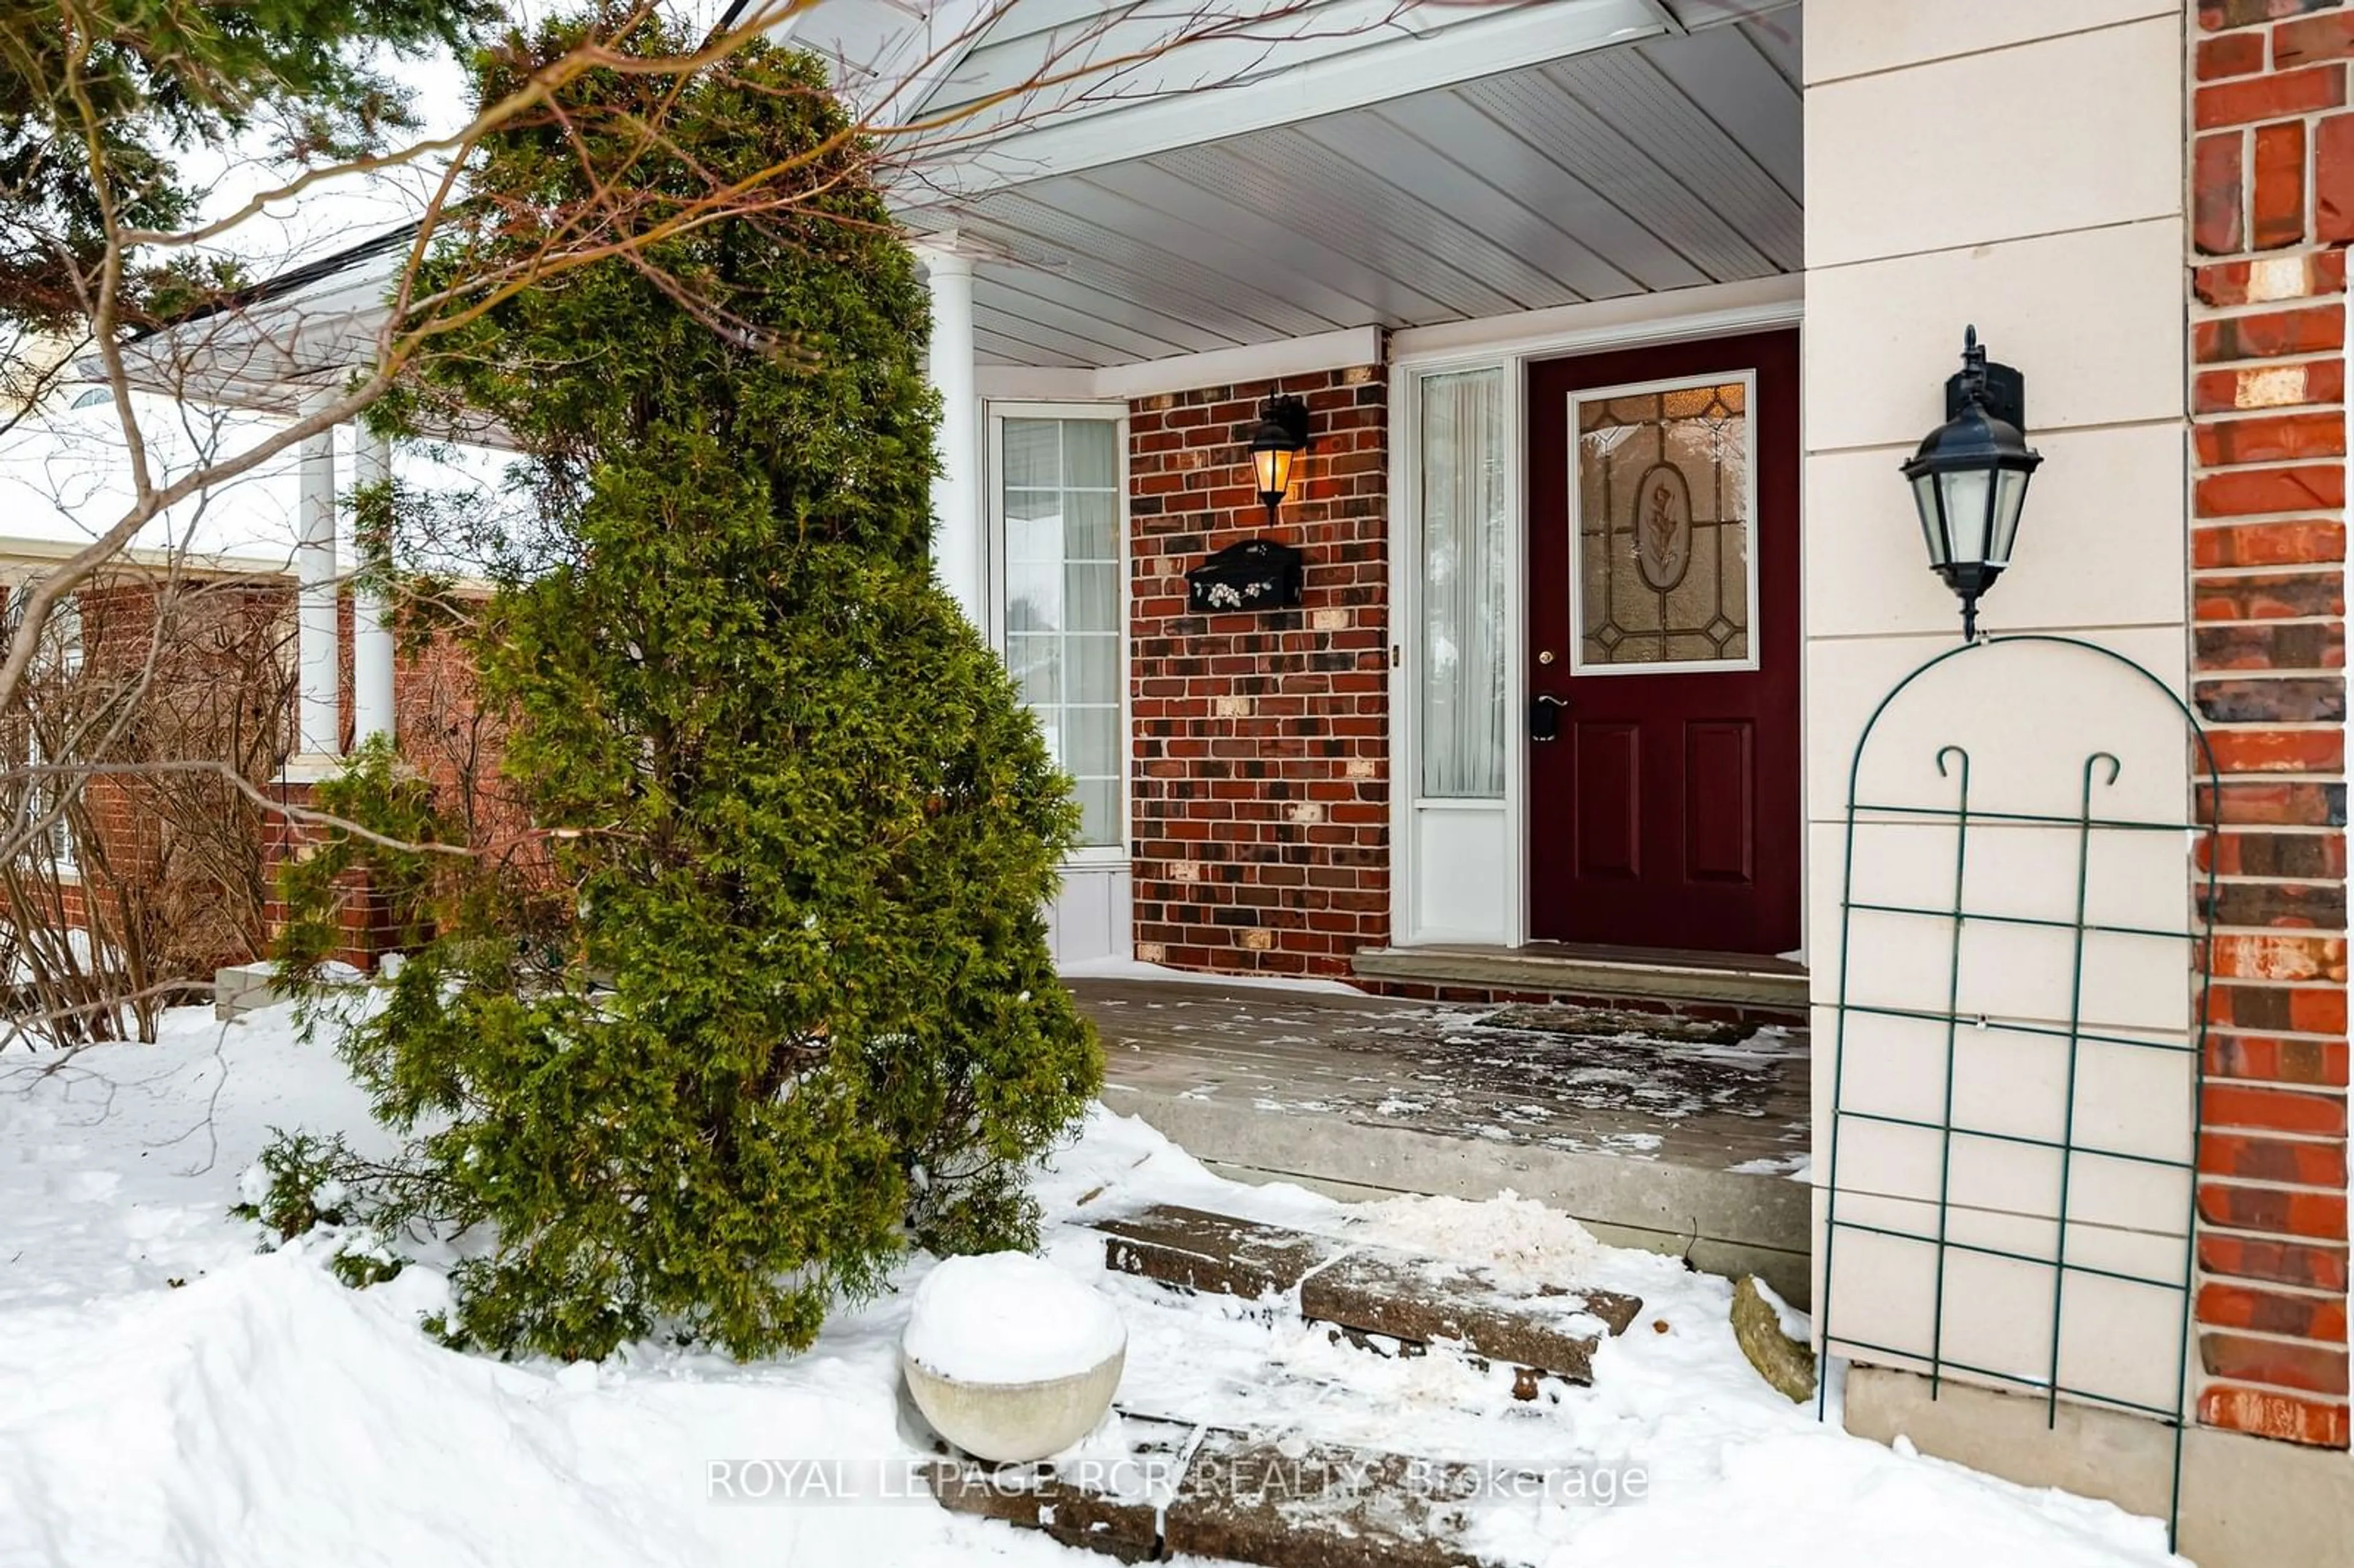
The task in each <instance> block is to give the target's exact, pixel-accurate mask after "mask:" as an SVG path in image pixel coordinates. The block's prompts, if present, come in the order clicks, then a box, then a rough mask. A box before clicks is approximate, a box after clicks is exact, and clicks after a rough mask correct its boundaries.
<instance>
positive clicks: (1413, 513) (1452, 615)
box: [1391, 356, 1521, 944]
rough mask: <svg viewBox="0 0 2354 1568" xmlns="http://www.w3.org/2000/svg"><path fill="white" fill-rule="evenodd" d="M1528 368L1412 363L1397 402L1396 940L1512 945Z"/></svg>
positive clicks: (1498, 363)
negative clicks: (1522, 441)
mask: <svg viewBox="0 0 2354 1568" xmlns="http://www.w3.org/2000/svg"><path fill="white" fill-rule="evenodd" d="M1519 384H1520V383H1519V367H1518V366H1517V365H1516V364H1515V363H1513V362H1512V361H1511V360H1510V359H1498V358H1490V357H1484V356H1483V357H1481V358H1479V359H1476V360H1472V361H1469V362H1468V363H1466V362H1461V361H1458V362H1454V363H1441V364H1437V365H1432V366H1428V367H1427V368H1411V367H1410V368H1408V369H1406V370H1405V371H1403V372H1402V373H1401V374H1400V375H1399V377H1398V379H1397V381H1396V383H1395V391H1396V397H1395V401H1394V404H1393V408H1392V426H1391V443H1392V444H1391V451H1392V453H1393V472H1392V476H1391V484H1392V489H1391V509H1392V518H1393V524H1392V526H1393V530H1394V536H1393V548H1394V551H1395V554H1394V556H1393V557H1392V558H1393V559H1394V560H1396V561H1397V562H1398V563H1400V567H1401V569H1400V570H1399V572H1398V573H1397V575H1396V577H1394V579H1393V593H1394V603H1395V604H1396V607H1397V616H1398V619H1397V622H1396V624H1397V627H1398V631H1399V636H1398V648H1397V658H1396V660H1395V661H1394V663H1395V673H1394V677H1393V682H1392V686H1391V703H1392V706H1391V712H1392V714H1393V715H1394V718H1395V721H1396V722H1395V726H1394V729H1393V732H1392V733H1393V735H1394V737H1395V740H1396V743H1397V744H1398V745H1399V747H1400V748H1401V750H1400V755H1399V758H1398V768H1399V772H1398V779H1399V781H1400V783H1401V785H1402V786H1403V788H1401V789H1400V790H1399V791H1398V798H1397V800H1396V801H1395V803H1394V807H1393V812H1394V815H1393V828H1394V832H1395V835H1396V836H1395V839H1394V843H1395V845H1396V849H1395V851H1394V853H1395V855H1396V856H1397V866H1396V874H1395V875H1394V880H1393V888H1394V892H1395V895H1396V903H1395V905H1394V909H1393V919H1394V924H1393V927H1392V930H1393V932H1394V939H1395V940H1397V941H1400V942H1403V943H1408V944H1412V943H1417V942H1510V941H1512V940H1514V939H1516V938H1515V936H1514V932H1515V930H1516V928H1517V921H1516V919H1515V917H1514V915H1513V911H1514V909H1515V908H1516V907H1517V906H1518V901H1519V896H1520V895H1519V888H1520V870H1519V863H1518V860H1517V857H1516V855H1515V853H1514V850H1513V844H1514V842H1515V838H1514V834H1515V828H1514V822H1513V817H1512V811H1513V796H1514V794H1515V792H1516V789H1517V786H1516V784H1515V783H1514V774H1515V771H1516V769H1517V768H1518V766H1519V758H1520V753H1519V746H1518V730H1517V727H1516V726H1515V725H1514V724H1513V722H1512V715H1513V714H1514V712H1515V711H1516V710H1515V708H1514V692H1515V689H1516V687H1515V672H1514V667H1513V663H1514V662H1513V657H1512V650H1513V649H1514V647H1515V646H1516V645H1517V643H1516V639H1517V638H1518V636H1519V627H1520V607H1519V604H1518V602H1517V595H1518V593H1519V588H1520V577H1521V574H1520V570H1519V567H1518V563H1517V558H1516V557H1517V553H1518V551H1519V550H1520V548H1521V529H1520V526H1519V506H1520V486H1519V483H1518V472H1517V467H1516V465H1517V463H1518V461H1519V438H1518V429H1519V420H1520V417H1521V407H1520V397H1519V390H1518V389H1519Z"/></svg>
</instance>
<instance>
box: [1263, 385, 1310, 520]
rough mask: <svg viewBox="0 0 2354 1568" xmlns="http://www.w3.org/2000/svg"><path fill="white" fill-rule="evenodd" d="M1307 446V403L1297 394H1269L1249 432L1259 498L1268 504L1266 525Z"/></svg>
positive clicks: (1289, 489)
mask: <svg viewBox="0 0 2354 1568" xmlns="http://www.w3.org/2000/svg"><path fill="white" fill-rule="evenodd" d="M1307 449H1308V405H1307V404H1306V403H1304V402H1302V401H1300V400H1299V398H1297V397H1269V398H1268V399H1267V401H1266V402H1265V403H1263V404H1261V405H1260V406H1259V410H1258V426H1257V429H1253V430H1252V431H1251V442H1250V454H1251V467H1252V468H1253V469H1255V470H1256V471H1257V474H1258V498H1259V500H1260V501H1262V502H1264V503H1266V505H1267V526H1268V527H1270V528H1272V527H1274V526H1275V514H1276V509H1277V508H1278V507H1280V506H1281V505H1282V504H1283V498H1284V497H1285V496H1286V495H1287V494H1288V493H1290V491H1291V470H1292V467H1293V465H1294V464H1295V463H1296V462H1297V461H1299V454H1300V453H1301V452H1303V451H1305V450H1307Z"/></svg>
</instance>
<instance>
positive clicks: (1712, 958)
mask: <svg viewBox="0 0 2354 1568" xmlns="http://www.w3.org/2000/svg"><path fill="white" fill-rule="evenodd" d="M1351 964H1352V968H1353V969H1355V971H1356V973H1357V975H1358V976H1359V978H1361V979H1363V980H1373V981H1377V982H1386V983H1390V984H1398V985H1412V986H1427V987H1431V988H1433V989H1435V990H1438V991H1448V990H1456V989H1460V990H1466V991H1505V992H1515V993H1531V994H1549V995H1555V996H1576V997H1590V998H1596V999H1624V1000H1626V1001H1645V1002H1651V1003H1654V1004H1657V1005H1659V1006H1664V1007H1669V1008H1685V1007H1693V1006H1700V1007H1708V1008H1717V1009H1724V1010H1728V1011H1732V1012H1737V1013H1739V1014H1741V1015H1743V1016H1761V1017H1787V1018H1792V1019H1799V1018H1803V1017H1804V1015H1805V1013H1806V1011H1807V1005H1808V979H1807V971H1806V969H1804V968H1803V967H1801V966H1800V965H1797V964H1795V963H1792V962H1789V961H1788V960H1787V959H1773V958H1749V957H1744V956H1740V955H1720V954H1712V953H1687V952H1682V951H1677V950H1658V951H1653V950H1649V949H1645V948H1595V947H1573V946H1567V945H1562V944H1553V943H1537V944H1532V945H1531V946H1528V947H1522V948H1502V947H1478V946H1470V945H1457V944H1448V945H1446V946H1440V947H1416V948H1363V949H1362V950H1360V951H1359V952H1358V953H1357V954H1356V955H1355V957H1354V958H1353V959H1352V960H1351Z"/></svg>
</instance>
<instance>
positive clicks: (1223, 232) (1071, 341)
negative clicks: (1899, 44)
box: [912, 9, 1803, 366]
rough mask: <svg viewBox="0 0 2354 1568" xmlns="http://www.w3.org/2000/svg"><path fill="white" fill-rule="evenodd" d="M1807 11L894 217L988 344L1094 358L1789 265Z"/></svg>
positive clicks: (1698, 281) (1546, 301)
mask: <svg viewBox="0 0 2354 1568" xmlns="http://www.w3.org/2000/svg"><path fill="white" fill-rule="evenodd" d="M1799 15H1800V13H1799V12H1798V11H1797V10H1796V9H1790V10H1787V11H1785V12H1783V13H1781V14H1779V15H1777V16H1772V17H1767V18H1764V19H1761V20H1755V21H1751V22H1746V23H1743V24H1740V25H1738V26H1727V27H1720V28H1711V29H1708V30H1706V31H1704V32H1700V33H1695V34H1691V35H1690V36H1681V35H1680V36H1667V37H1658V38H1654V39H1652V40H1649V41H1647V42H1644V43H1642V44H1639V45H1636V46H1634V47H1631V48H1612V49H1607V50H1597V51H1591V52H1587V53H1585V54H1580V55H1577V56H1575V57H1574V58H1566V59H1561V60H1555V61H1550V62H1547V63H1544V64H1542V65H1537V66H1532V67H1528V68H1524V69H1520V70H1515V71H1511V72H1507V73H1504V74H1501V75H1495V76H1489V77H1483V78H1480V79H1477V80H1472V81H1467V82H1463V83H1459V84H1456V85H1451V86H1447V87H1442V88H1437V89H1432V90H1425V91H1422V92H1418V93H1415V94H1412V95H1410V96H1407V97H1405V98H1401V99H1395V100H1393V101H1384V102H1380V103H1376V104H1372V105H1367V106H1363V107H1360V108H1356V109H1352V110H1348V111H1342V112H1340V113H1336V114H1331V115H1328V116H1324V117H1322V118H1319V119H1315V120H1311V121H1307V122H1299V123H1287V124H1283V125H1278V126H1274V127H1270V128H1267V129H1264V130H1259V131H1255V132H1248V133H1246V134H1244V135H1239V136H1233V137H1228V138H1226V139H1224V140H1221V141H1217V142H1213V143H1203V144H1189V145H1186V146H1182V147H1178V148H1174V149H1171V150H1168V151H1164V152H1162V153H1160V154H1153V155H1150V156H1148V157H1142V158H1135V159H1130V160H1128V161H1125V162H1122V163H1119V164H1108V165H1098V166H1096V167H1092V168H1089V169H1087V170H1084V171H1081V172H1077V173H1074V174H1067V175H1059V176H1056V177H1055V178H1052V179H1047V180H1041V181H1036V182H1033V183H1028V184H1024V185H1020V186H1015V187H1010V188H1005V189H1001V190H997V191H993V192H989V193H984V194H981V195H978V196H974V197H972V198H969V199H967V200H965V201H961V202H959V203H957V204H955V206H954V207H953V208H952V209H949V210H942V209H933V210H930V211H926V212H920V213H917V214H915V215H912V216H913V218H914V220H915V221H916V222H917V223H918V224H919V225H925V226H929V227H936V228H946V227H951V226H952V227H953V228H955V230H956V233H957V239H958V243H959V244H960V247H962V248H963V249H966V250H968V251H969V252H970V254H971V255H972V256H973V257H974V258H975V260H976V263H977V265H976V273H975V290H974V303H975V308H976V318H977V324H978V326H979V327H980V329H981V334H982V335H981V352H982V356H983V358H984V359H985V360H986V361H988V362H990V363H992V364H999V365H1018V366H1117V365H1127V364H1132V363H1135V362H1137V361H1140V360H1150V359H1157V358H1162V357H1166V356H1169V355H1180V354H1201V353H1205V352H1214V351H1216V350H1220V349H1225V348H1230V347H1234V346H1236V345H1240V344H1263V343H1267V342H1271V341H1274V340H1277V339H1281V338H1295V337H1311V336H1315V335H1317V334H1324V333H1330V332H1333V331H1336V330H1341V329H1347V328H1354V327H1362V326H1366V325H1382V326H1387V327H1392V328H1405V327H1417V326H1431V325H1437V324H1439V323H1447V322H1455V321H1462V320H1466V319H1471V318H1478V317H1487V316H1498V315H1506V314H1511V313H1519V312H1522V311H1532V310H1544V309H1550V308H1553V307H1557V306H1562V305H1569V304H1575V303H1579V302H1584V301H1588V300H1598V299H1611V298H1620V297H1625V296H1628V295H1633V294H1638V293H1647V292H1656V291H1666V290H1671V289H1683V288H1691V287H1695V286H1699V285H1702V284H1708V283H1724V282H1733V281H1741V280H1746V279H1755V278H1764V277H1771V276H1775V275H1777V274H1781V273H1787V272H1793V271H1796V270H1798V269H1799V267H1800V266H1801V265H1802V263H1803V252H1802V246H1801V241H1802V229H1803V213H1802V209H1801V207H1800V196H1801V188H1800V175H1801V156H1800V154H1801V150H1802V149H1801V129H1802V128H1801V119H1800V114H1799V92H1798V87H1797V80H1796V76H1797V42H1798V40H1797V28H1798V19H1799Z"/></svg>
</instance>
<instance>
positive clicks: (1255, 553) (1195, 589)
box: [1185, 539, 1304, 615]
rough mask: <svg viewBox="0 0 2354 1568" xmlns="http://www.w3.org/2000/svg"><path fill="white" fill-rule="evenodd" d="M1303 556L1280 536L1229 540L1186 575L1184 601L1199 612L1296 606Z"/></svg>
mask: <svg viewBox="0 0 2354 1568" xmlns="http://www.w3.org/2000/svg"><path fill="white" fill-rule="evenodd" d="M1303 559H1304V557H1302V556H1301V555H1300V553H1299V551H1298V550H1295V549H1293V548H1292V547H1291V546H1288V545H1286V544H1284V543H1282V542H1281V541H1279V540H1276V539H1246V540H1244V541H1243V542H1242V543H1241V544H1239V545H1229V546H1226V547H1225V549H1223V550H1220V551H1219V552H1218V553H1217V554H1216V555H1214V556H1211V557H1210V558H1209V559H1208V560H1206V561H1204V562H1203V563H1202V564H1201V565H1200V566H1198V567H1194V568H1193V570H1192V571H1190V572H1187V573H1186V574H1185V606H1186V608H1187V609H1190V610H1192V611H1193V613H1194V614H1196V615H1221V614H1235V613H1237V612H1246V611H1249V610H1255V609H1299V587H1300V576H1301V571H1300V567H1301V562H1302V560H1303Z"/></svg>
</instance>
